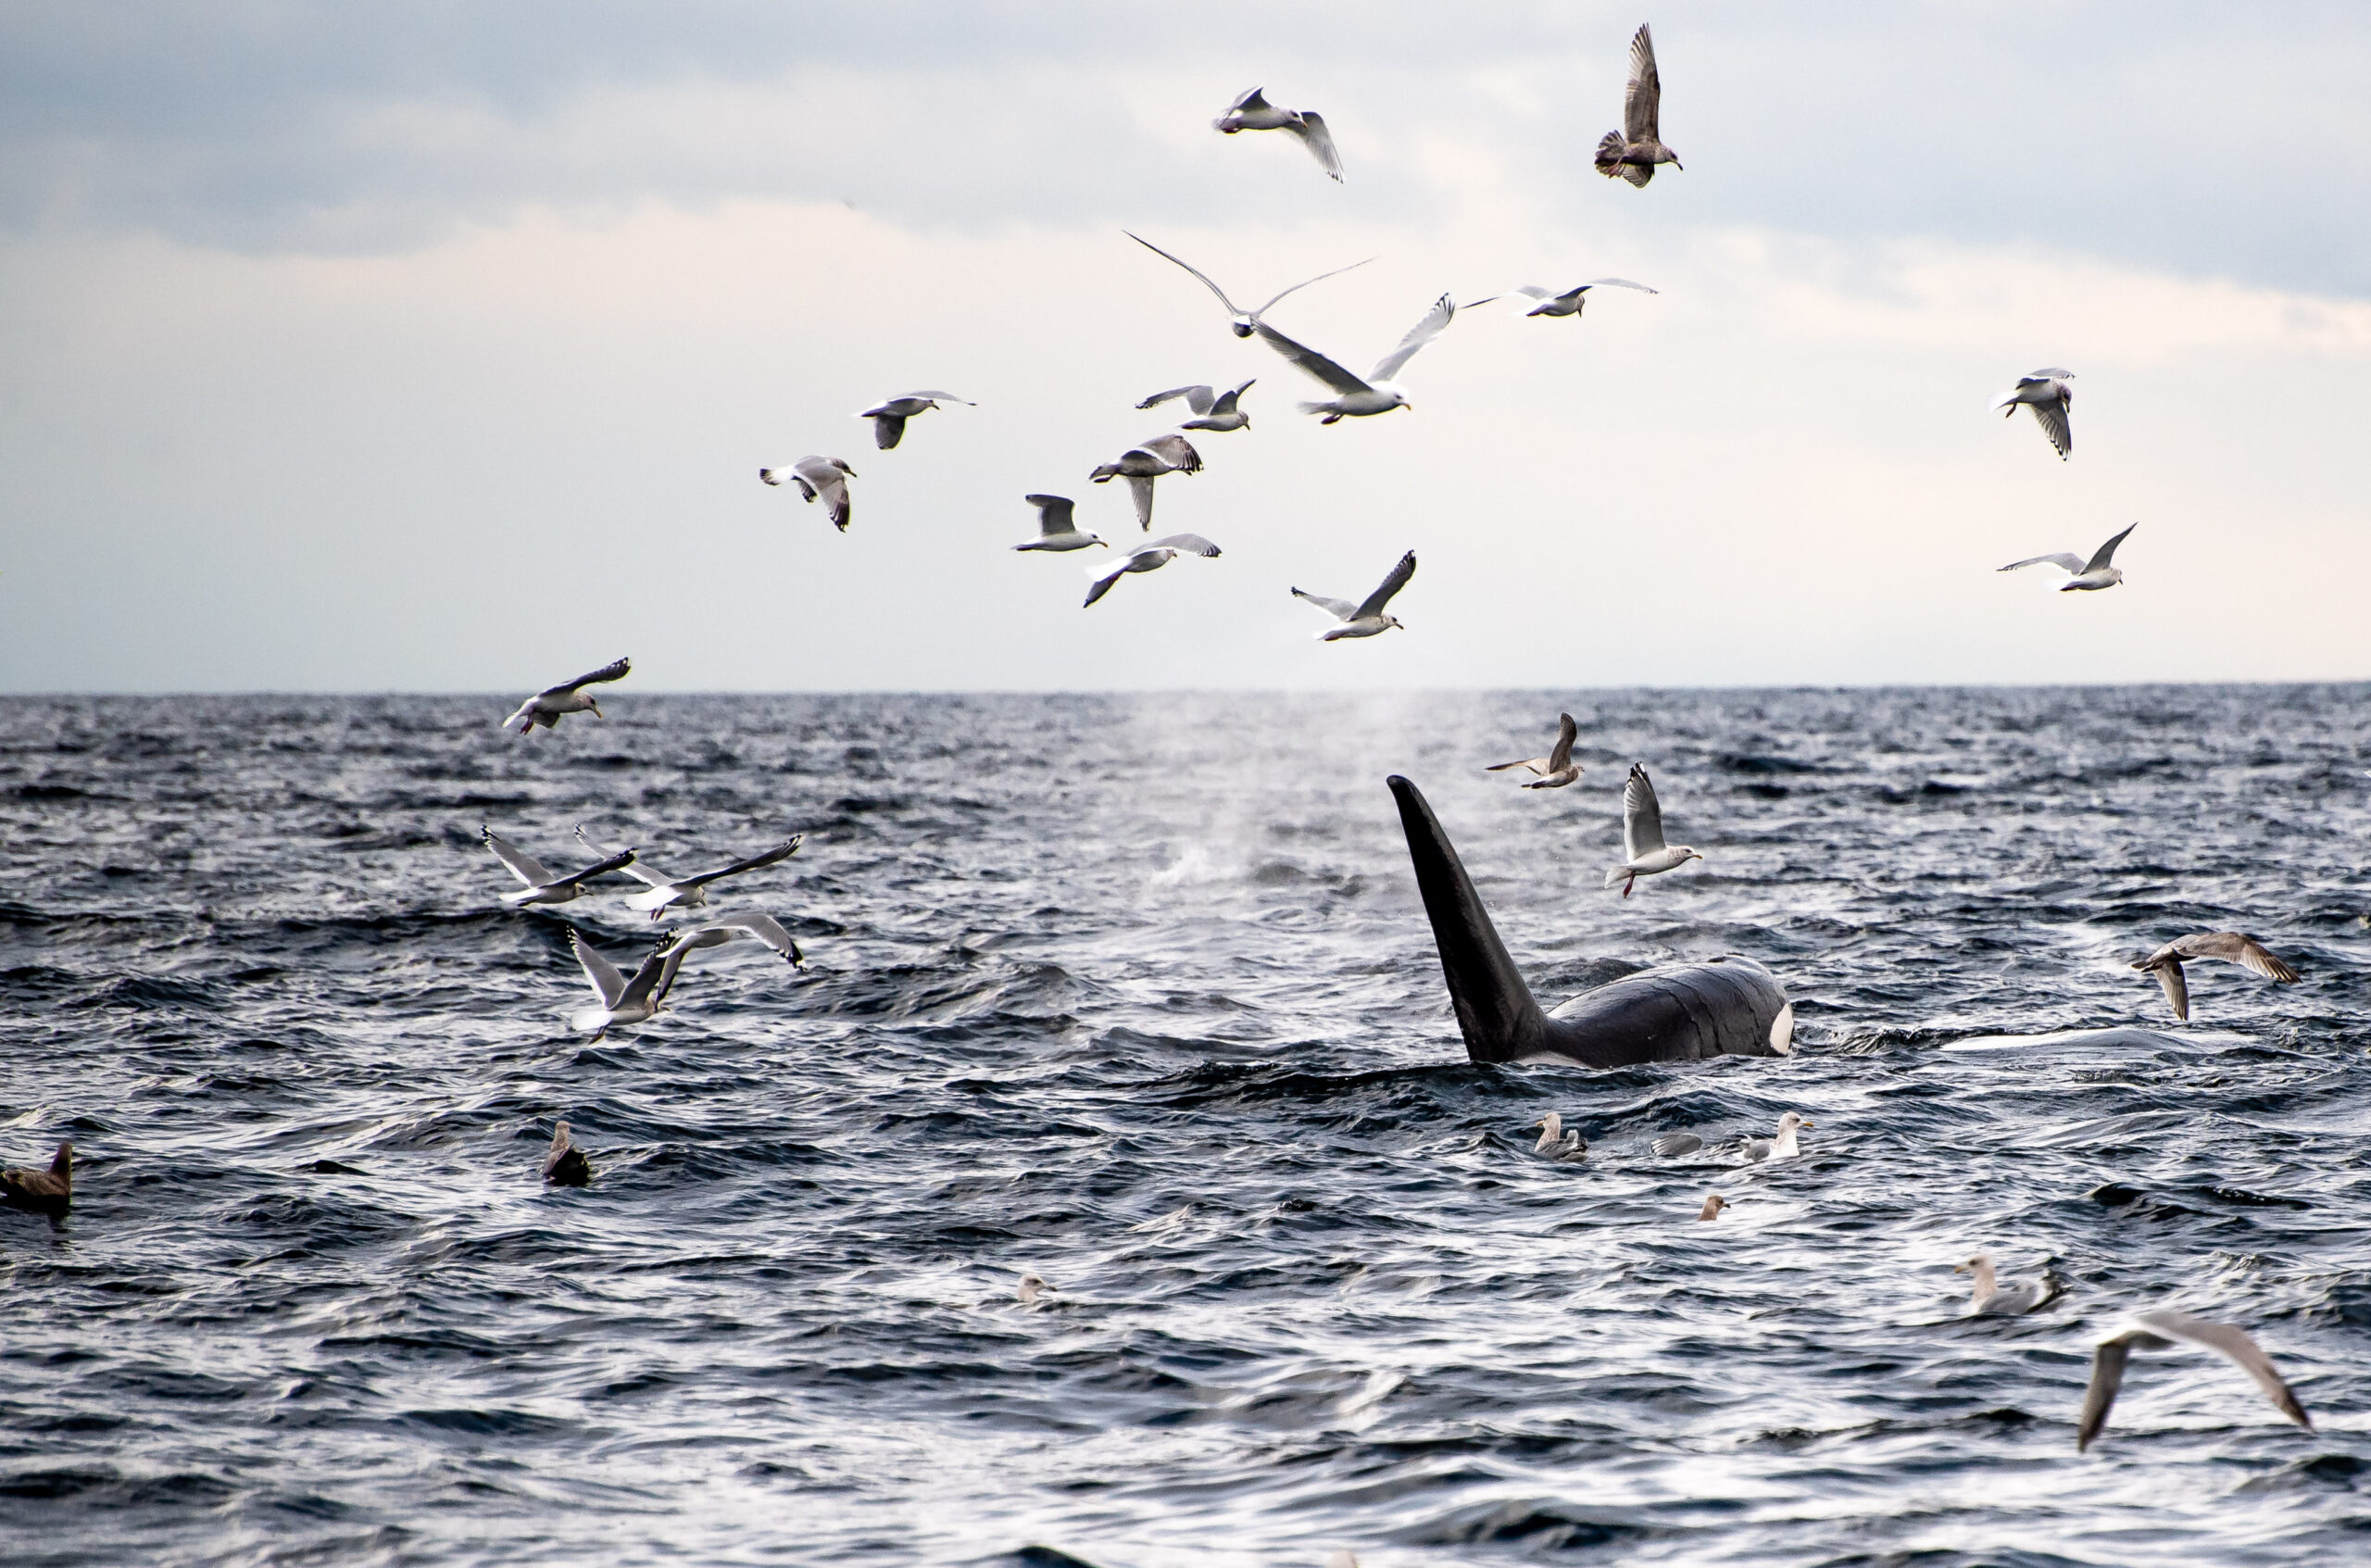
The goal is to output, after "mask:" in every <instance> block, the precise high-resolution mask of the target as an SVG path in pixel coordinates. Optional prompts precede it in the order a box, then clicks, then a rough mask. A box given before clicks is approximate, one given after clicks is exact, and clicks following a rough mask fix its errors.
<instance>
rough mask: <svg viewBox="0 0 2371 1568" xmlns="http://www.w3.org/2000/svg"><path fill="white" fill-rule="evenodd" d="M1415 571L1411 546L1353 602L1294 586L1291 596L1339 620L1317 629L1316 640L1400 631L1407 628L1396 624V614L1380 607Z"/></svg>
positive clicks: (1339, 639) (1405, 584) (1397, 619)
mask: <svg viewBox="0 0 2371 1568" xmlns="http://www.w3.org/2000/svg"><path fill="white" fill-rule="evenodd" d="M1415 575H1416V552H1415V551H1413V550H1411V551H1409V552H1408V553H1407V554H1406V555H1404V556H1401V557H1400V558H1399V565H1397V566H1395V567H1393V568H1392V569H1391V570H1390V571H1388V572H1386V573H1385V575H1384V579H1383V582H1382V583H1379V584H1378V585H1377V586H1376V588H1375V591H1374V593H1372V594H1369V595H1368V596H1366V597H1365V598H1363V599H1361V600H1360V601H1359V602H1358V603H1357V604H1352V603H1351V602H1350V601H1349V600H1348V599H1329V598H1323V597H1321V596H1318V595H1316V594H1305V593H1303V592H1301V590H1299V589H1298V588H1295V589H1294V590H1293V597H1295V598H1297V599H1307V600H1308V601H1309V602H1310V603H1311V604H1313V605H1315V606H1316V607H1317V608H1320V609H1322V610H1323V611H1325V613H1326V614H1328V615H1331V616H1332V617H1333V618H1334V619H1335V620H1336V621H1340V622H1341V623H1342V624H1340V625H1339V626H1328V627H1327V628H1326V629H1325V630H1324V631H1323V632H1320V633H1318V634H1317V640H1318V641H1319V642H1321V643H1333V642H1339V641H1341V640H1342V639H1343V638H1345V637H1373V636H1376V635H1379V634H1381V633H1385V632H1390V631H1395V630H1396V631H1401V632H1404V631H1406V630H1407V628H1406V627H1405V626H1402V625H1400V624H1399V618H1398V617H1396V616H1390V615H1386V614H1384V612H1383V607H1384V606H1386V605H1387V604H1389V603H1390V602H1391V597H1392V596H1393V595H1394V594H1397V593H1399V590H1400V589H1402V588H1405V587H1406V586H1408V580H1409V579H1410V578H1411V577H1413V576H1415Z"/></svg>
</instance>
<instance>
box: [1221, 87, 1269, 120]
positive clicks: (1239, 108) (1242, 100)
mask: <svg viewBox="0 0 2371 1568" xmlns="http://www.w3.org/2000/svg"><path fill="white" fill-rule="evenodd" d="M1266 107H1268V100H1267V99H1265V98H1263V97H1261V95H1260V89H1259V88H1257V87H1254V88H1251V89H1250V90H1248V92H1246V93H1245V94H1243V95H1242V96H1241V97H1239V98H1237V99H1236V101H1235V102H1233V103H1231V104H1229V105H1228V106H1227V107H1226V112H1227V113H1229V114H1241V113H1242V112H1243V111H1244V110H1246V109H1251V110H1255V111H1257V110H1260V109H1264V108H1266Z"/></svg>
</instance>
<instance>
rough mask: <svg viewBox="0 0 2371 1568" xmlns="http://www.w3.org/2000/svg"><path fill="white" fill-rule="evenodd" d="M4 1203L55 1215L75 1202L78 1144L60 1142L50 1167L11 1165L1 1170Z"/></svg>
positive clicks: (34, 1212) (38, 1212)
mask: <svg viewBox="0 0 2371 1568" xmlns="http://www.w3.org/2000/svg"><path fill="white" fill-rule="evenodd" d="M0 1203H5V1204H6V1205H7V1206H8V1207H9V1208H11V1209H22V1210H25V1211H26V1212H27V1213H31V1214H47V1215H50V1216H51V1217H53V1218H55V1217H56V1216H57V1215H60V1214H63V1213H65V1212H66V1210H69V1209H70V1208H72V1207H73V1206H74V1146H73V1144H72V1143H71V1142H65V1143H60V1144H59V1145H58V1146H57V1152H56V1154H54V1155H52V1156H51V1157H50V1160H49V1169H48V1170H46V1171H43V1170H39V1169H36V1168H35V1167H33V1166H30V1165H11V1166H9V1167H8V1168H7V1169H6V1170H5V1171H0Z"/></svg>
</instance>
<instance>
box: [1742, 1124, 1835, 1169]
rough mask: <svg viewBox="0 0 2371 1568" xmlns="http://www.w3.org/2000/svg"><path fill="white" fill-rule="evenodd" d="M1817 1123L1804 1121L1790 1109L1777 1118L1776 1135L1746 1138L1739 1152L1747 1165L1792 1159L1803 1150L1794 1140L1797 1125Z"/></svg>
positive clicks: (1809, 1125) (1814, 1125)
mask: <svg viewBox="0 0 2371 1568" xmlns="http://www.w3.org/2000/svg"><path fill="white" fill-rule="evenodd" d="M1818 1125H1819V1123H1816V1122H1806V1121H1804V1120H1803V1119H1802V1118H1801V1117H1800V1116H1798V1115H1796V1114H1795V1113H1794V1112H1793V1111H1791V1110H1790V1111H1788V1112H1787V1114H1786V1115H1784V1116H1781V1117H1780V1118H1778V1135H1777V1136H1775V1137H1768V1138H1748V1139H1746V1140H1745V1147H1744V1148H1743V1149H1742V1150H1740V1152H1741V1153H1742V1154H1743V1155H1744V1156H1745V1162H1746V1163H1747V1164H1749V1165H1753V1164H1757V1163H1760V1162H1761V1161H1763V1160H1792V1159H1794V1158H1796V1157H1797V1156H1798V1155H1800V1154H1801V1153H1802V1152H1803V1150H1802V1146H1801V1145H1800V1144H1799V1143H1797V1142H1796V1141H1795V1130H1796V1129H1797V1128H1799V1127H1816V1126H1818Z"/></svg>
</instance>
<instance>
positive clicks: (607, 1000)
mask: <svg viewBox="0 0 2371 1568" xmlns="http://www.w3.org/2000/svg"><path fill="white" fill-rule="evenodd" d="M568 941H569V945H570V946H571V947H574V948H575V949H576V961H577V963H578V965H579V966H580V967H582V968H583V971H584V979H585V981H586V983H587V984H588V985H591V986H592V987H593V997H594V1000H595V1001H596V1002H597V1003H598V1004H599V1005H598V1006H596V1007H589V1008H580V1009H578V1010H576V1011H574V1012H572V1013H571V1014H569V1018H568V1022H569V1027H570V1028H571V1029H590V1030H591V1031H592V1032H593V1037H594V1038H595V1039H596V1040H597V1039H600V1038H601V1037H602V1036H603V1035H607V1034H608V1032H609V1031H610V1030H611V1029H614V1028H616V1027H618V1026H619V1025H621V1024H626V1023H642V1022H646V1021H648V1020H650V1019H653V1018H656V1017H658V1016H659V1013H660V1012H661V1011H662V1010H664V1009H665V1008H666V1006H667V993H668V991H669V990H670V989H671V987H672V986H673V985H674V984H675V972H676V970H677V969H679V968H680V967H682V964H683V960H682V959H681V958H680V957H677V958H668V957H665V956H664V955H662V954H661V953H659V952H656V951H654V952H653V953H652V954H651V955H650V956H649V957H648V958H646V959H645V960H642V967H641V968H639V969H637V970H635V971H634V978H633V979H631V980H629V979H627V978H626V977H625V976H624V975H623V974H621V973H619V972H618V966H617V965H615V964H613V963H611V962H610V961H609V960H607V959H605V958H603V957H602V956H601V955H600V954H599V953H597V952H595V951H594V950H593V948H592V947H589V946H587V945H586V943H585V940H584V936H583V933H582V932H577V931H571V932H570V933H569V934H568Z"/></svg>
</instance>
